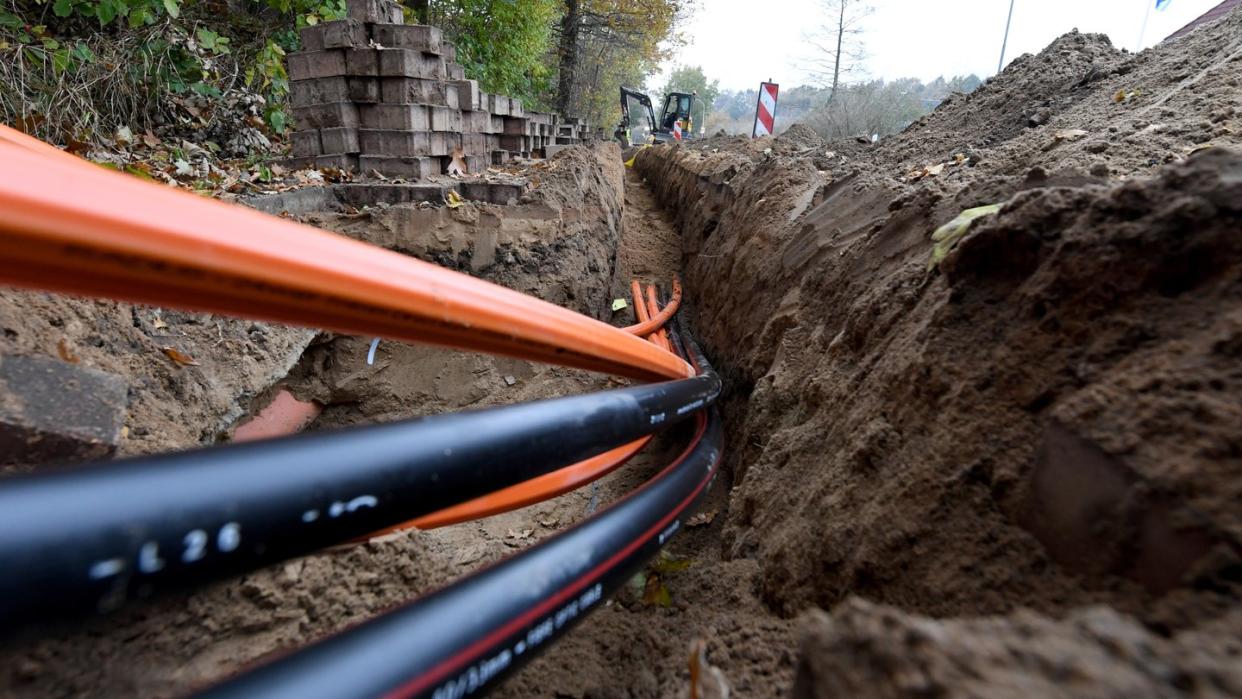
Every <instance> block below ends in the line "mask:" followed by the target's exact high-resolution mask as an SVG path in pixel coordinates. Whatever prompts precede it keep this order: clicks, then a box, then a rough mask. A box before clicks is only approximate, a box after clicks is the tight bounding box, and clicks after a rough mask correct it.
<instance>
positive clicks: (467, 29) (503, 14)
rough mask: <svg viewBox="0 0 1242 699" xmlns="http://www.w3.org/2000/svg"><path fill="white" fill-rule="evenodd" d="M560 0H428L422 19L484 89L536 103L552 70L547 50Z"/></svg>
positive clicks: (531, 105) (529, 105) (547, 84)
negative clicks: (436, 29) (442, 35)
mask: <svg viewBox="0 0 1242 699" xmlns="http://www.w3.org/2000/svg"><path fill="white" fill-rule="evenodd" d="M559 5H560V3H559V2H558V0H431V2H428V3H427V6H426V8H424V9H423V10H422V14H423V15H424V16H423V17H422V18H420V19H425V20H427V21H428V22H430V23H431V24H435V25H437V26H439V27H441V28H442V29H443V30H444V32H445V34H446V37H447V38H448V39H449V40H450V41H452V42H453V44H454V45H455V46H456V47H457V62H458V63H461V64H462V65H463V66H465V69H466V75H467V76H468V77H470V78H471V79H474V80H478V81H479V83H480V86H481V87H482V89H484V90H486V91H488V92H495V93H499V94H504V95H510V96H512V97H517V98H519V99H521V100H522V101H523V102H524V103H525V104H527V105H528V107H539V106H541V104H542V101H541V98H542V97H543V96H544V95H545V94H546V93H547V90H548V86H549V84H550V78H551V75H552V71H551V68H550V67H549V66H548V61H547V55H548V50H549V47H550V46H551V42H552V28H553V26H554V25H555V23H556V20H557V18H558V13H557V10H558V8H559Z"/></svg>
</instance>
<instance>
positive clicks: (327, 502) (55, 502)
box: [0, 376, 720, 634]
mask: <svg viewBox="0 0 1242 699" xmlns="http://www.w3.org/2000/svg"><path fill="white" fill-rule="evenodd" d="M719 392H720V382H719V381H718V380H717V379H716V377H714V376H700V377H695V378H691V379H683V380H679V381H669V382H664V383H657V384H648V385H643V386H636V387H633V388H625V389H620V390H614V391H605V392H601V393H595V394H590V395H585V396H573V397H568V398H556V399H551V400H544V401H537V402H533V403H525V404H521V405H515V406H507V407H502V408H493V409H488V410H479V411H472V412H463V413H456V414H451V415H441V416H434V417H428V418H423V419H420V420H413V421H406V422H399V423H392V424H387V425H378V426H369V427H361V428H353V429H348V430H339V431H332V432H319V433H313V434H307V435H298V436H294V437H287V438H282V439H274V440H268V441H260V442H249V443H245V444H237V445H229V446H220V447H212V448H207V449H198V450H194V451H188V452H182V453H178V454H171V455H161V456H151V457H141V458H134V459H126V460H121V461H116V462H104V463H98V464H92V465H88V466H83V467H78V468H74V469H67V470H62V471H52V472H45V473H41V474H36V475H27V476H17V477H12V478H6V479H4V480H2V481H0V634H3V633H4V632H6V631H12V630H14V629H15V628H16V627H17V626H18V625H19V624H22V623H25V622H29V621H31V620H41V619H48V618H52V617H63V616H72V615H80V614H83V613H89V612H92V611H107V610H110V609H114V608H116V607H118V606H120V605H121V604H123V603H124V602H125V601H127V600H130V599H133V598H136V597H146V596H150V595H151V594H154V593H156V592H159V591H161V590H165V589H169V588H175V587H178V586H184V585H187V584H191V583H201V582H205V581H207V580H210V579H213V578H216V577H219V576H222V575H227V574H231V573H237V572H241V571H245V570H250V569H254V568H256V567H259V566H262V565H265V564H268V563H271V562H274V561H277V560H280V559H284V558H288V557H291V556H297V555H301V554H305V553H308V552H310V551H314V550H316V549H320V548H323V547H325V546H329V545H332V544H336V543H340V542H344V541H348V540H350V539H353V538H356V537H359V536H362V535H365V534H367V533H369V532H373V531H376V530H379V529H383V528H385V527H389V526H392V525H394V524H398V523H400V522H404V521H407V520H409V519H413V518H416V517H418V516H421V515H424V514H428V513H431V512H435V511H437V510H440V509H443V508H445V507H448V506H451V505H455V504H458V503H461V502H465V501H467V500H470V499H473V498H475V497H478V496H480V495H484V494H486V493H489V492H492V491H494V490H497V489H500V488H504V487H507V486H509V485H513V484H515V483H520V482H522V481H525V480H529V479H531V478H534V477H535V476H538V475H541V474H543V473H547V472H549V471H552V470H555V469H557V468H560V467H562V466H565V465H566V464H570V463H573V462H576V461H580V460H582V459H585V458H588V457H591V456H594V455H595V454H599V453H602V452H604V451H607V450H608V449H611V448H613V447H616V446H618V445H620V444H624V443H626V442H629V441H632V440H634V439H637V438H638V437H640V436H642V435H645V434H650V433H651V432H653V431H656V430H658V429H661V428H664V427H666V426H668V425H671V424H674V423H677V422H679V421H681V420H683V419H685V418H687V417H689V416H690V415H691V414H692V413H693V412H694V410H696V409H697V408H698V407H700V406H702V405H706V404H709V403H711V402H712V401H713V400H715V398H716V396H717V395H718V394H719Z"/></svg>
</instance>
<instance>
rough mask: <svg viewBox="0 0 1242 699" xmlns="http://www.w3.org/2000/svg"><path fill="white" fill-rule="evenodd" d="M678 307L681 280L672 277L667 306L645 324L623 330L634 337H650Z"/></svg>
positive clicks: (679, 303)
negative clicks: (671, 293)
mask: <svg viewBox="0 0 1242 699" xmlns="http://www.w3.org/2000/svg"><path fill="white" fill-rule="evenodd" d="M680 305H681V280H679V279H678V278H677V277H673V296H672V298H670V299H669V300H668V305H667V306H665V307H664V309H663V310H661V311H660V312H659V313H657V314H656V315H654V316H651V317H650V318H649V319H648V320H647V322H645V323H638V324H636V325H631V326H628V327H626V328H623V329H624V330H625V331H626V332H627V333H632V334H634V335H641V336H646V335H650V334H651V333H652V332H654V331H656V330H658V329H660V328H662V327H664V324H665V323H667V322H668V320H669V318H672V317H673V314H674V313H676V312H677V308H678V306H680Z"/></svg>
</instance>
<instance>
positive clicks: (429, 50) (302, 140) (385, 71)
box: [289, 0, 585, 179]
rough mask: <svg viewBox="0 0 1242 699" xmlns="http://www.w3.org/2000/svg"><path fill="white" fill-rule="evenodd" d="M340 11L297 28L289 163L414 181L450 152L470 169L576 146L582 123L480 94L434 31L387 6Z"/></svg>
mask: <svg viewBox="0 0 1242 699" xmlns="http://www.w3.org/2000/svg"><path fill="white" fill-rule="evenodd" d="M346 7H347V14H348V17H347V18H346V19H343V20H337V21H333V22H324V23H321V24H318V25H316V26H313V27H306V28H305V29H303V30H302V31H301V35H302V47H303V49H304V50H303V51H301V52H298V53H293V54H290V56H289V78H290V92H291V97H292V101H293V117H294V120H295V122H296V128H297V129H298V130H297V131H295V132H294V133H293V158H292V159H291V160H292V162H291V163H290V164H292V165H293V166H295V167H311V166H313V167H339V168H342V169H352V170H356V171H358V172H361V173H364V174H369V173H371V172H372V171H375V172H379V173H380V174H382V175H385V176H389V177H404V178H409V179H421V178H425V177H428V176H431V175H438V174H441V173H443V172H445V171H446V170H447V168H448V166H449V164H450V163H451V162H452V159H451V156H452V155H453V154H454V151H455V150H456V149H458V148H460V149H461V154H462V156H463V159H464V160H465V164H466V166H467V168H468V170H469V172H472V173H478V172H482V171H483V170H486V169H487V167H488V166H491V165H503V164H504V163H507V162H509V160H510V159H511V158H512V157H515V156H522V157H530V156H531V155H538V154H542V153H543V150H544V148H545V147H546V146H548V145H553V144H568V143H578V142H580V141H581V139H582V137H583V133H584V132H585V127H584V126H583V124H582V122H581V120H569V121H563V120H560V119H559V118H558V117H557V116H556V115H554V114H545V113H537V112H531V113H528V112H526V110H525V108H524V107H523V105H522V103H521V102H520V101H519V100H516V99H513V98H510V97H507V96H505V95H492V94H488V93H486V92H482V91H480V90H479V85H478V83H477V82H476V81H474V80H467V79H466V77H465V70H464V68H463V67H462V66H461V65H460V64H458V63H456V61H455V59H456V50H455V48H454V47H453V45H452V44H451V43H449V42H448V41H445V40H444V38H443V36H442V35H441V33H440V30H439V29H437V28H435V27H430V26H425V25H407V24H404V23H403V22H402V12H401V8H400V6H398V5H396V4H395V3H393V2H391V0H347V2H346Z"/></svg>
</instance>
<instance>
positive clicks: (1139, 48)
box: [1134, 0, 1154, 53]
mask: <svg viewBox="0 0 1242 699" xmlns="http://www.w3.org/2000/svg"><path fill="white" fill-rule="evenodd" d="M1143 3H1144V4H1146V5H1147V11H1146V12H1144V13H1143V26H1142V28H1141V29H1139V38H1138V45H1136V46H1135V47H1134V52H1135V53H1138V52H1139V51H1142V50H1143V37H1145V36H1146V35H1147V20H1149V19H1151V6H1152V5H1153V4H1154V2H1153V0H1143Z"/></svg>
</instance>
